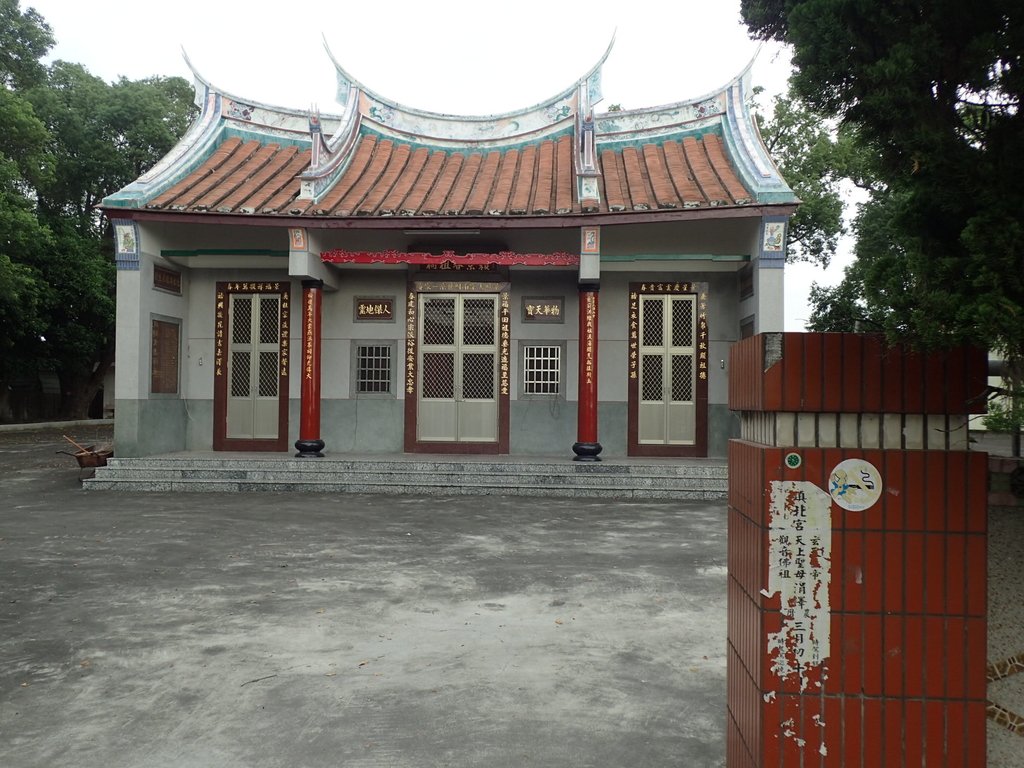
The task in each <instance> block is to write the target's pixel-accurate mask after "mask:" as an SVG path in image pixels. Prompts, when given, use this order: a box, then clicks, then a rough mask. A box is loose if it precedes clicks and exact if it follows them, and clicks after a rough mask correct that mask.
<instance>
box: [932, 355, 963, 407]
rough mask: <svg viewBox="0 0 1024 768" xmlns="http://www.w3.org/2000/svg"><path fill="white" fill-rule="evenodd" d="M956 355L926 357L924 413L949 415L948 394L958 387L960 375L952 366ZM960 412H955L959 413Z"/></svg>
mask: <svg viewBox="0 0 1024 768" xmlns="http://www.w3.org/2000/svg"><path fill="white" fill-rule="evenodd" d="M953 354H954V353H951V352H950V353H946V352H929V353H928V354H926V355H925V357H924V392H925V396H924V411H925V412H926V413H949V412H950V411H947V410H946V394H947V392H948V391H949V388H950V387H954V388H955V387H956V379H958V378H959V376H958V374H959V373H960V372H959V371H958V370H957V369H955V368H953V367H952V366H950V367H949V368H947V367H946V364H947V361H949V362H951V361H952V356H953ZM958 412H959V411H953V413H958Z"/></svg>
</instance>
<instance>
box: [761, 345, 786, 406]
mask: <svg viewBox="0 0 1024 768" xmlns="http://www.w3.org/2000/svg"><path fill="white" fill-rule="evenodd" d="M759 343H760V344H761V346H759V347H758V357H757V367H756V369H755V370H756V371H764V345H763V342H759ZM782 374H783V365H782V364H781V363H776V364H775V365H773V366H772V367H771V368H769V369H768V370H767V371H764V372H763V374H762V377H763V382H764V384H763V387H764V390H763V394H762V398H761V402H762V404H763V408H764V410H766V411H779V410H782V393H783V390H784V388H785V382H784V381H783V378H782Z"/></svg>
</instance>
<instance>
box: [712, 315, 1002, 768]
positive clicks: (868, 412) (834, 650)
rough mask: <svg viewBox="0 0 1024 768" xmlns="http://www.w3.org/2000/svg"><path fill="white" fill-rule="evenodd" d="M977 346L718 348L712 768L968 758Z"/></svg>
mask: <svg viewBox="0 0 1024 768" xmlns="http://www.w3.org/2000/svg"><path fill="white" fill-rule="evenodd" d="M985 371H986V361H985V356H984V353H981V352H977V351H974V350H963V349H961V350H954V351H950V352H945V353H941V354H924V353H917V352H914V351H912V350H909V349H903V348H899V347H896V348H889V347H886V346H885V343H884V341H883V339H881V338H880V337H876V336H864V335H857V334H795V333H787V334H781V333H775V334H761V335H758V336H754V337H752V338H749V339H745V340H744V341H742V342H740V343H738V344H736V345H734V346H733V348H732V350H731V353H730V382H729V390H730V391H729V404H730V408H732V409H733V410H735V411H740V412H741V425H742V426H741V432H742V433H741V439H739V440H733V441H731V443H730V446H729V629H728V633H729V644H728V745H727V755H728V762H727V765H728V766H729V768H769V767H772V768H774V767H775V766H784V767H785V768H790V767H791V766H815V768H826V767H828V766H836V767H837V768H838V767H839V766H843V767H844V768H852V767H853V766H858V768H876V767H879V766H884V767H885V768H893V767H895V766H901V767H902V766H917V767H919V766H922V765H929V766H931V765H936V766H943V768H959V767H963V768H967V767H968V766H971V767H976V766H979V765H984V762H985V682H986V680H985V667H986V610H987V606H986V579H987V561H986V525H987V517H986V504H985V501H986V472H987V465H986V459H987V457H986V454H984V453H981V452H972V451H968V450H967V447H968V434H967V414H970V413H978V412H982V411H983V410H984V407H985V401H984V397H983V392H984V390H985V384H986V380H985Z"/></svg>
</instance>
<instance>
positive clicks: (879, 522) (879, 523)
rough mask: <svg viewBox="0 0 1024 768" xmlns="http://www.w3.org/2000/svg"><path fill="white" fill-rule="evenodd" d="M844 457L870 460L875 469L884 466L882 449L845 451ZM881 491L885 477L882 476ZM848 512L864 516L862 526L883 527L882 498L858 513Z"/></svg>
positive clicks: (883, 506) (883, 510)
mask: <svg viewBox="0 0 1024 768" xmlns="http://www.w3.org/2000/svg"><path fill="white" fill-rule="evenodd" d="M846 453H847V455H846V457H845V458H863V459H864V460H865V461H869V462H871V464H872V466H874V467H875V469H878V470H881V468H882V467H884V466H885V452H884V451H847V452H846ZM882 484H883V492H884V484H885V477H884V476H883V477H882ZM837 506H838V505H837ZM849 514H860V515H861V516H862V517H863V518H864V527H865V528H869V529H875V530H882V529H883V528H885V504H884V503H883V499H882V498H880V499H879V500H878V501H876V502H875V503H874V504H872V505H871V506H870V507H868V508H867V509H865V510H863V511H861V512H860V513H856V512H853V513H849Z"/></svg>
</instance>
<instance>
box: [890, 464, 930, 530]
mask: <svg viewBox="0 0 1024 768" xmlns="http://www.w3.org/2000/svg"><path fill="white" fill-rule="evenodd" d="M902 453H903V458H904V470H903V476H904V478H905V482H906V485H905V486H904V488H903V493H904V510H905V518H906V522H907V530H911V531H921V530H924V521H925V492H924V491H925V489H924V467H925V460H924V452H922V451H903V452H902ZM882 479H883V480H884V479H885V478H882Z"/></svg>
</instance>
